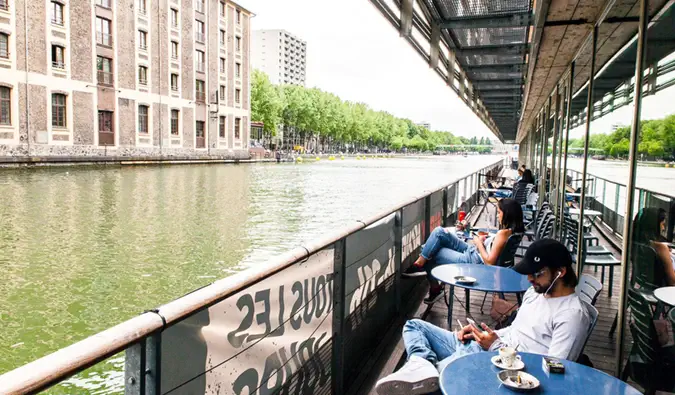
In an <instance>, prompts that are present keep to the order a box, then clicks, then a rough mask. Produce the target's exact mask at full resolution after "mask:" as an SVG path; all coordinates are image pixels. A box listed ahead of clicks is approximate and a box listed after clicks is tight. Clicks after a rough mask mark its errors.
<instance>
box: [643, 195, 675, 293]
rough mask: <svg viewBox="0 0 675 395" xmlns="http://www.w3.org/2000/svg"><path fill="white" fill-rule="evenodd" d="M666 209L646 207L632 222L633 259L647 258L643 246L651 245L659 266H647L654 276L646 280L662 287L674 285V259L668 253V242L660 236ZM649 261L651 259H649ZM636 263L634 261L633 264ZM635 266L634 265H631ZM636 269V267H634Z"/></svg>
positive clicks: (664, 222) (664, 227)
mask: <svg viewBox="0 0 675 395" xmlns="http://www.w3.org/2000/svg"><path fill="white" fill-rule="evenodd" d="M666 217H667V216H666V210H664V209H662V208H656V207H646V208H643V209H642V210H640V212H639V213H638V214H637V216H636V217H635V221H634V222H633V243H634V244H635V245H634V246H633V251H634V254H635V255H634V259H637V260H640V259H647V256H653V255H651V254H653V253H650V254H647V251H644V250H643V247H644V246H647V247H651V248H652V249H653V251H654V252H655V253H656V260H657V262H655V264H656V265H658V264H660V265H662V266H661V267H654V268H649V269H648V271H649V273H653V276H654V277H655V278H651V279H649V280H648V281H650V282H653V285H654V286H657V287H662V286H667V285H675V259H674V258H673V256H672V255H671V254H670V249H669V248H668V243H666V242H665V241H666V240H665V238H664V237H663V236H662V234H663V233H664V231H665V229H666ZM650 262H651V261H650ZM636 264H638V262H634V263H633V265H636ZM633 267H635V266H633ZM636 270H638V271H640V270H639V268H638V269H636Z"/></svg>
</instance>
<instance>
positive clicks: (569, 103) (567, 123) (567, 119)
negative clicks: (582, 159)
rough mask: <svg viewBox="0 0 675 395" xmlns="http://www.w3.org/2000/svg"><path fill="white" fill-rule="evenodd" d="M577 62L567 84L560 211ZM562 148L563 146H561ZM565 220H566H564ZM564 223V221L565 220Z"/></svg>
mask: <svg viewBox="0 0 675 395" xmlns="http://www.w3.org/2000/svg"><path fill="white" fill-rule="evenodd" d="M575 64H576V63H575V62H572V64H571V65H570V80H569V82H568V85H567V92H566V93H567V103H566V105H565V108H566V110H565V150H564V151H563V152H564V153H563V157H564V158H565V159H564V160H563V167H562V171H561V173H560V181H561V182H562V186H561V187H560V196H561V197H560V202H559V204H560V213H561V215H562V213H563V212H564V210H565V190H566V189H567V154H568V149H569V143H570V141H569V140H570V113H571V112H572V92H573V89H572V87H573V86H574V67H575ZM560 148H561V150H562V146H561V147H560ZM563 221H564V220H563ZM563 223H564V222H563ZM564 228H565V227H564V226H562V225H561V226H560V236H559V238H560V239H561V240H562V236H563V229H564Z"/></svg>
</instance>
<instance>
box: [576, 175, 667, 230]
mask: <svg viewBox="0 0 675 395" xmlns="http://www.w3.org/2000/svg"><path fill="white" fill-rule="evenodd" d="M581 176H582V174H581V172H580V171H576V170H571V169H567V178H566V180H565V181H566V184H567V185H569V186H571V187H572V188H573V189H575V190H576V189H578V188H581V183H582V181H581V180H582V177H581ZM587 184H588V185H587V189H586V207H588V208H590V209H592V210H596V211H600V212H601V213H602V217H601V220H602V222H603V223H604V224H605V225H607V226H608V227H609V228H610V229H611V230H612V231H613V232H614V233H615V234H617V235H618V236H621V237H623V224H624V214H623V213H624V212H625V208H626V206H625V205H626V185H624V184H620V183H618V182H615V181H611V180H608V179H606V178H602V177H598V176H596V175H593V174H590V173H588V174H587ZM635 191H636V193H635V199H634V201H633V212H634V213H638V212H639V210H640V209H643V208H645V207H658V208H663V209H664V210H665V211H666V213H668V212H670V211H671V208H673V207H675V196H672V195H668V194H666V193H662V192H656V191H652V190H649V189H646V188H639V187H636V188H635ZM667 234H668V236H667V238H668V240H672V239H673V224H672V222H671V223H670V224H669V226H668V230H667Z"/></svg>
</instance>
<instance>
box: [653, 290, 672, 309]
mask: <svg viewBox="0 0 675 395" xmlns="http://www.w3.org/2000/svg"><path fill="white" fill-rule="evenodd" d="M654 297H655V298H656V299H658V300H660V301H661V302H663V303H665V304H667V305H670V306H675V287H661V288H656V289H655V290H654Z"/></svg>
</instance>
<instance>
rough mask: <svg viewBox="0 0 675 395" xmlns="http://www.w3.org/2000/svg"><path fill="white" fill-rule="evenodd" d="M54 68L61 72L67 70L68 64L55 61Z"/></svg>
mask: <svg viewBox="0 0 675 395" xmlns="http://www.w3.org/2000/svg"><path fill="white" fill-rule="evenodd" d="M52 68H54V69H59V70H65V68H66V64H65V63H64V62H59V61H53V62H52Z"/></svg>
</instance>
